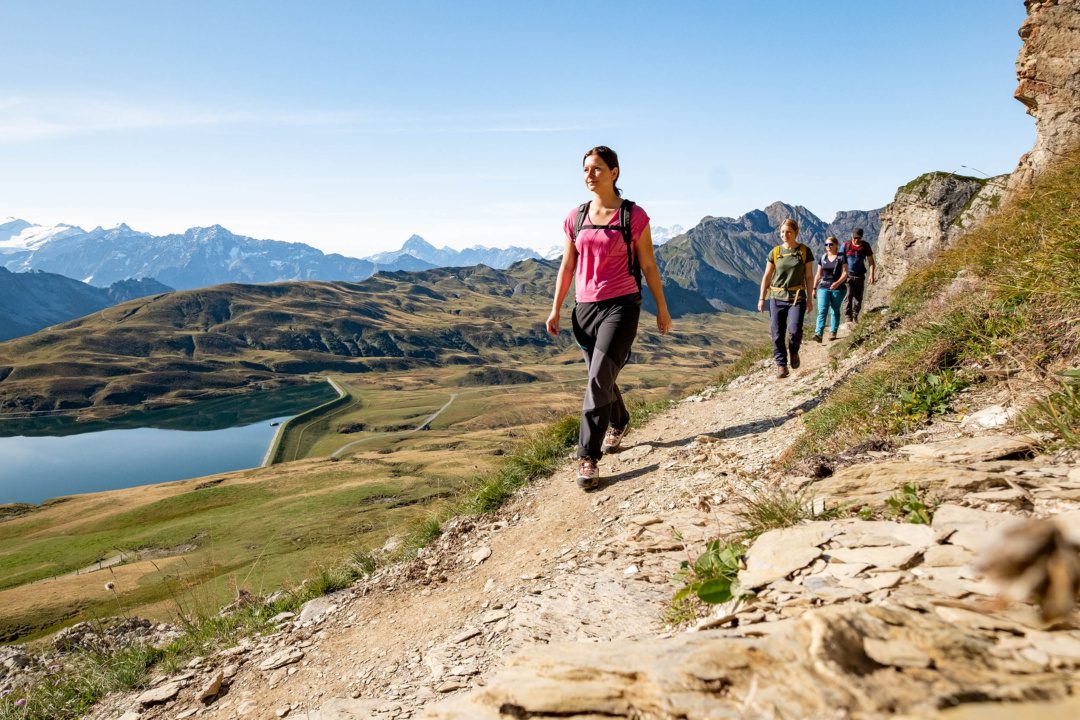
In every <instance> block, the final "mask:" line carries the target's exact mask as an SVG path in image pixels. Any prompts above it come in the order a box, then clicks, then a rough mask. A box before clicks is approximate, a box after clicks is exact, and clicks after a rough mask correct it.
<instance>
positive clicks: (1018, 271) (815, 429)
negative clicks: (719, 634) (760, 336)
mask: <svg viewBox="0 0 1080 720" xmlns="http://www.w3.org/2000/svg"><path fill="white" fill-rule="evenodd" d="M890 333H896V336H895V338H894V342H893V343H892V344H891V345H890V346H889V348H888V349H887V350H886V351H885V352H884V353H882V354H881V355H880V356H879V357H878V358H876V359H874V360H873V361H871V362H870V363H868V364H867V365H866V366H865V367H864V368H862V369H861V371H860V372H859V373H857V374H856V375H854V376H852V377H851V379H850V380H848V381H847V382H846V383H844V384H843V385H841V386H840V387H839V388H837V390H836V391H835V392H834V393H833V394H832V395H831V396H830V397H829V398H828V399H827V400H825V401H824V402H823V403H822V404H821V405H819V406H818V407H817V408H816V409H814V410H813V411H812V412H810V413H808V414H807V415H806V416H805V423H806V429H807V432H806V433H805V434H804V435H803V436H802V438H801V439H800V441H799V443H798V445H797V446H796V448H795V450H794V452H793V453H792V454H791V455H789V456H788V457H787V458H786V460H787V461H789V462H790V461H793V460H795V459H797V458H799V457H807V456H810V455H813V454H815V453H819V452H836V451H840V450H843V449H845V448H848V447H851V446H853V445H855V444H858V443H860V442H862V441H865V440H867V439H869V438H874V437H879V438H888V437H890V436H895V435H896V434H898V433H900V432H903V431H904V430H905V429H907V428H910V427H911V426H912V425H913V424H916V423H918V422H921V421H923V420H925V419H926V413H925V412H923V411H922V410H921V407H922V405H923V404H922V403H920V399H923V398H926V397H930V396H931V395H932V394H933V393H934V392H936V391H937V388H938V387H940V385H939V386H934V385H933V383H934V380H933V379H931V378H938V379H939V380H938V382H939V383H940V382H941V381H940V378H951V381H950V383H954V384H953V386H954V387H957V388H958V387H960V386H961V385H962V384H964V383H978V382H982V381H984V380H985V379H986V377H985V374H984V372H983V370H984V369H985V368H989V367H999V366H1010V367H1016V366H1023V367H1024V368H1026V369H1028V370H1033V371H1035V372H1037V373H1038V374H1039V375H1040V376H1041V377H1043V378H1045V380H1046V382H1047V391H1050V390H1053V389H1057V388H1060V381H1059V380H1057V379H1056V376H1055V375H1054V371H1056V370H1060V369H1061V368H1063V367H1066V366H1069V365H1072V366H1075V364H1076V362H1077V354H1078V349H1080V152H1076V153H1073V154H1072V155H1070V156H1068V157H1067V158H1065V159H1064V160H1063V161H1062V162H1061V163H1060V164H1059V165H1058V167H1057V168H1056V169H1055V170H1053V171H1052V172H1049V173H1047V174H1045V175H1044V176H1043V177H1042V178H1040V179H1039V181H1038V183H1037V184H1036V185H1035V186H1034V187H1032V188H1031V189H1030V190H1028V191H1027V192H1025V193H1024V194H1023V195H1022V196H1020V197H1018V198H1016V199H1015V201H1014V202H1012V203H1011V204H1009V205H1008V206H1006V207H1003V208H1002V209H1001V211H1000V212H998V213H996V214H995V215H993V216H991V217H989V218H988V219H987V220H986V221H985V222H984V223H983V224H982V225H981V226H979V227H978V228H977V229H975V230H974V231H972V232H970V233H968V234H967V235H964V236H963V237H962V238H960V239H959V240H958V241H957V242H956V244H955V245H954V246H953V247H952V248H950V249H948V250H946V251H945V252H943V253H942V254H941V255H939V256H938V257H937V258H935V259H934V261H933V262H932V263H930V264H929V265H927V266H925V267H923V268H922V269H920V270H918V271H916V272H913V273H912V274H911V275H909V276H908V277H907V278H906V279H905V280H904V282H903V283H901V285H900V286H899V287H898V288H897V289H896V290H895V291H894V293H893V295H892V298H891V303H890V313H889V316H888V317H887V318H884V317H878V318H876V319H875V318H873V317H867V318H866V320H865V322H863V323H860V326H859V328H858V329H857V331H856V333H855V334H854V335H853V339H852V345H856V346H857V345H864V344H873V343H880V342H883V341H884V340H885V338H886V337H887V336H888V335H889V334H890ZM840 351H844V349H843V348H841V349H840ZM943 400H944V401H946V402H947V400H948V392H945V396H944V398H943Z"/></svg>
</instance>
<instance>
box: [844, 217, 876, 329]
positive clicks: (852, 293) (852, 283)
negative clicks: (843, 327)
mask: <svg viewBox="0 0 1080 720" xmlns="http://www.w3.org/2000/svg"><path fill="white" fill-rule="evenodd" d="M840 255H841V256H842V257H843V258H844V259H845V260H847V273H848V276H847V289H848V293H847V298H846V299H845V300H844V317H845V318H847V320H848V322H853V323H854V322H858V321H859V313H860V312H861V311H862V298H863V289H864V288H865V283H864V281H865V279H866V269H867V267H869V268H870V284H871V285H873V284H874V274H875V272H876V270H875V268H874V250H873V248H871V247H870V243H864V242H863V229H862V228H855V230H854V231H853V232H852V233H851V242H846V243H844V244H843V245H841V246H840Z"/></svg>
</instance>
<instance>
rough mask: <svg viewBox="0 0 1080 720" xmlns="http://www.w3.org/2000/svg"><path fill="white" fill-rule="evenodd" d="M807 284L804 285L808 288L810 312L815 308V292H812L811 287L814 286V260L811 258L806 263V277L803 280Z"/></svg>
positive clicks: (807, 298) (807, 297) (807, 308)
mask: <svg viewBox="0 0 1080 720" xmlns="http://www.w3.org/2000/svg"><path fill="white" fill-rule="evenodd" d="M803 282H805V283H806V284H805V285H804V286H803V287H805V288H806V312H810V311H812V310H813V309H814V294H813V293H812V292H810V288H812V287H814V261H813V260H810V261H809V262H807V263H806V279H805V280H804V281H803Z"/></svg>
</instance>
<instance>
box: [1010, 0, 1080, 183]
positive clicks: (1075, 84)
mask: <svg viewBox="0 0 1080 720" xmlns="http://www.w3.org/2000/svg"><path fill="white" fill-rule="evenodd" d="M1024 5H1025V6H1026V7H1027V11H1028V16H1027V19H1026V20H1024V23H1023V24H1022V25H1021V26H1020V37H1021V38H1023V39H1024V46H1023V47H1022V48H1021V50H1020V56H1019V57H1018V58H1017V60H1016V79H1017V80H1018V81H1019V85H1018V86H1017V88H1016V92H1015V93H1014V95H1015V97H1016V99H1017V100H1019V101H1020V102H1022V103H1023V104H1024V106H1025V107H1026V108H1027V111H1028V114H1029V115H1031V116H1032V117H1034V118H1035V131H1036V136H1035V146H1034V147H1033V148H1032V149H1031V150H1030V151H1029V152H1027V153H1025V154H1024V155H1023V156H1022V157H1021V158H1020V163H1019V165H1017V167H1016V170H1014V171H1013V173H1012V175H1011V176H1010V178H1009V192H1010V193H1013V192H1016V191H1017V190H1021V189H1023V188H1025V187H1027V186H1028V185H1030V184H1031V182H1032V180H1034V178H1035V176H1036V175H1038V174H1039V173H1041V172H1042V171H1043V170H1045V169H1046V168H1047V167H1048V166H1049V165H1051V164H1052V163H1053V161H1054V159H1055V158H1058V157H1061V156H1062V155H1063V154H1065V153H1066V152H1068V151H1070V150H1072V149H1073V148H1075V147H1077V146H1078V145H1080V0H1025V2H1024Z"/></svg>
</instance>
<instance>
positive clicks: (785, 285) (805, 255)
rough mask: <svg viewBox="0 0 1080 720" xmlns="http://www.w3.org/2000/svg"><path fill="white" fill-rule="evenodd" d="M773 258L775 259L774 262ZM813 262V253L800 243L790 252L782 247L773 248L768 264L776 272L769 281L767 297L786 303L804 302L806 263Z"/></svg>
mask: <svg viewBox="0 0 1080 720" xmlns="http://www.w3.org/2000/svg"><path fill="white" fill-rule="evenodd" d="M774 258H776V260H775V261H774ZM813 261H814V253H813V251H811V250H810V248H808V247H807V246H806V245H803V244H802V243H799V244H798V245H796V246H795V247H793V248H791V249H790V250H789V249H788V248H786V247H784V246H783V245H778V246H777V247H775V248H773V249H772V251H771V252H770V253H769V259H768V262H770V263H774V264H775V266H776V270H775V271H774V272H773V276H772V280H771V281H770V287H769V297H770V298H772V299H773V300H784V301H786V302H795V301H797V300H799V299H802V300H805V299H806V293H807V288H806V287H805V286H806V263H808V262H813Z"/></svg>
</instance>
